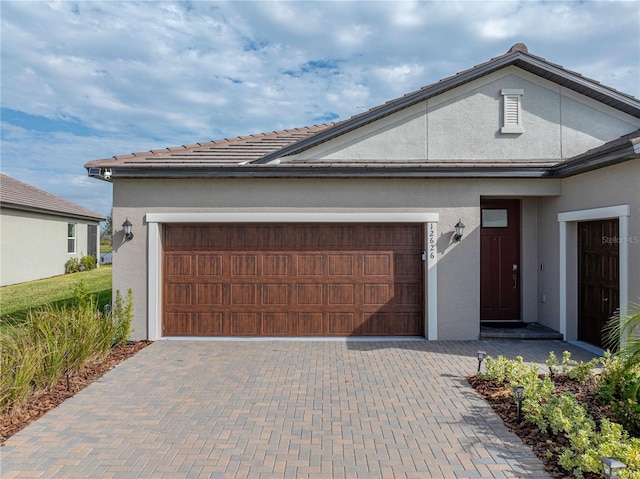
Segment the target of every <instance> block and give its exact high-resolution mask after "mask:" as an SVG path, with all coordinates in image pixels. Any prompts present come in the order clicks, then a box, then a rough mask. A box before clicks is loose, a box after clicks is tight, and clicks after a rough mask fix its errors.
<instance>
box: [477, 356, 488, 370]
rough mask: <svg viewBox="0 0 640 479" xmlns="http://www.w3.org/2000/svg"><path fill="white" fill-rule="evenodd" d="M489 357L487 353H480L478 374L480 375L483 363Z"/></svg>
mask: <svg viewBox="0 0 640 479" xmlns="http://www.w3.org/2000/svg"><path fill="white" fill-rule="evenodd" d="M486 357H487V352H486V351H478V373H480V366H482V361H484V358H486Z"/></svg>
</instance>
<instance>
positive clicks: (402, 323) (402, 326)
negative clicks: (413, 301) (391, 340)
mask: <svg viewBox="0 0 640 479" xmlns="http://www.w3.org/2000/svg"><path fill="white" fill-rule="evenodd" d="M421 322H422V313H418V312H415V313H398V314H396V315H395V317H394V325H395V327H396V330H395V333H396V334H397V335H399V336H416V335H419V334H422V328H421V327H420V324H421Z"/></svg>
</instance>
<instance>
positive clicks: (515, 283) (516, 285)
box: [513, 274, 518, 289]
mask: <svg viewBox="0 0 640 479" xmlns="http://www.w3.org/2000/svg"><path fill="white" fill-rule="evenodd" d="M513 289H518V275H517V274H514V275H513Z"/></svg>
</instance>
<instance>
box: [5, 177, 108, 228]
mask: <svg viewBox="0 0 640 479" xmlns="http://www.w3.org/2000/svg"><path fill="white" fill-rule="evenodd" d="M0 206H1V207H3V208H15V209H19V210H28V211H35V212H41V213H49V214H54V215H57V216H70V217H74V218H83V219H92V220H97V221H98V220H105V219H106V217H104V216H102V215H101V214H98V213H95V212H93V211H90V210H88V209H86V208H83V207H82V206H79V205H76V204H75V203H71V202H70V201H67V200H63V199H62V198H59V197H58V196H54V195H52V194H50V193H47V192H46V191H42V190H39V189H38V188H35V187H33V186H30V185H27V184H26V183H23V182H21V181H18V180H16V179H15V178H11V177H10V176H7V175H4V174H1V173H0Z"/></svg>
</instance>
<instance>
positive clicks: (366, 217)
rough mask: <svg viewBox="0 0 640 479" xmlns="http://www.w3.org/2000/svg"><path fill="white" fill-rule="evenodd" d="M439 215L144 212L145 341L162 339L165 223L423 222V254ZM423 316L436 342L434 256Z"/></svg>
mask: <svg viewBox="0 0 640 479" xmlns="http://www.w3.org/2000/svg"><path fill="white" fill-rule="evenodd" d="M438 219H439V215H438V213H428V212H407V211H393V210H392V211H390V210H386V211H384V212H379V213H376V212H373V213H372V212H363V213H355V212H354V213H351V212H348V213H342V212H334V213H332V212H326V211H321V212H318V211H316V212H310V211H305V212H259V213H256V212H246V213H226V212H225V213H147V214H146V215H145V220H146V223H147V225H148V226H147V230H148V231H147V237H148V249H147V251H148V258H147V265H148V281H149V284H148V295H147V297H148V315H149V316H148V318H147V327H148V338H149V339H150V340H152V341H155V340H159V339H168V338H166V337H164V338H163V337H162V335H161V331H162V325H161V321H162V255H163V251H162V242H161V238H162V224H164V223H263V224H264V223H387V224H393V223H423V224H425V226H426V228H427V231H426V234H425V241H426V243H427V244H425V251H429V250H430V249H431V251H433V249H435V238H437V223H438ZM426 256H427V258H426V259H427V274H426V275H425V276H426V278H425V279H426V282H427V284H426V286H425V290H426V292H427V294H426V295H425V301H426V303H427V304H426V305H425V313H426V316H427V325H426V328H425V329H426V331H427V339H429V340H436V339H437V337H438V334H437V324H438V317H437V291H438V290H437V254H435V252H434V254H427V255H426Z"/></svg>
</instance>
